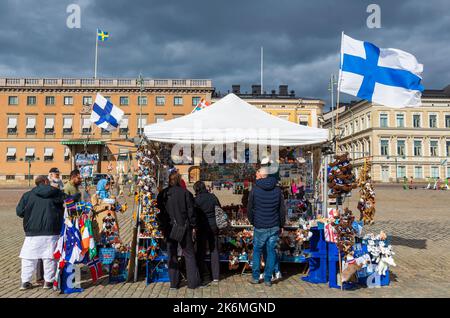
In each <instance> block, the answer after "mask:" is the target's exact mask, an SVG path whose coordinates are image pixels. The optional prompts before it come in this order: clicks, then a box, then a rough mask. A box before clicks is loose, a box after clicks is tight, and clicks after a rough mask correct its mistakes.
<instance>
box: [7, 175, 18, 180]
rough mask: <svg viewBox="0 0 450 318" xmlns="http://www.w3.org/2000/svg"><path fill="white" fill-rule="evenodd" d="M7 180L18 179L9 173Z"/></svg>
mask: <svg viewBox="0 0 450 318" xmlns="http://www.w3.org/2000/svg"><path fill="white" fill-rule="evenodd" d="M6 180H16V176H15V175H13V174H7V175H6Z"/></svg>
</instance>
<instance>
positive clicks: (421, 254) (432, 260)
mask: <svg viewBox="0 0 450 318" xmlns="http://www.w3.org/2000/svg"><path fill="white" fill-rule="evenodd" d="M376 190H377V214H376V224H375V225H373V226H372V227H371V228H369V229H368V231H370V232H377V231H379V230H381V229H383V230H384V231H385V232H386V233H388V234H389V235H392V241H393V245H394V250H395V252H396V258H395V260H396V262H397V267H395V268H393V269H392V272H393V275H392V283H391V285H390V286H388V287H383V288H377V289H368V288H364V289H359V290H355V291H340V290H334V289H329V288H328V285H327V284H322V285H314V284H309V283H306V282H303V281H302V280H301V279H300V277H301V274H299V273H301V270H302V268H300V267H299V266H297V267H295V266H294V267H292V266H289V267H286V266H284V267H283V266H282V271H283V272H284V280H283V281H281V282H279V283H278V284H275V285H273V286H272V287H271V288H268V287H264V286H263V285H258V286H253V285H250V284H249V283H247V280H248V278H249V275H244V276H241V275H239V274H237V273H234V274H233V273H227V271H226V270H225V269H224V272H225V274H224V275H223V277H222V279H221V281H220V283H219V285H218V286H210V287H207V288H204V289H197V290H188V289H187V288H186V287H182V288H181V289H179V290H178V291H169V286H168V284H167V283H156V284H150V285H149V286H146V283H145V281H144V278H143V277H141V278H140V280H139V281H138V282H137V283H124V284H115V285H109V284H108V283H107V279H106V278H103V279H101V280H99V281H98V282H97V283H96V284H95V285H93V284H92V283H91V282H90V280H88V279H87V280H86V281H85V282H84V283H83V285H82V287H84V288H85V291H84V292H83V293H79V294H72V295H59V294H58V293H57V292H54V291H48V290H43V289H42V288H38V287H36V288H33V289H32V290H30V291H26V292H20V291H19V290H18V287H19V278H20V260H19V258H18V254H19V251H20V248H21V245H22V241H23V230H22V226H21V220H20V219H18V218H17V217H16V216H15V211H14V209H15V204H16V202H17V200H18V198H19V197H20V195H21V193H22V192H23V190H14V189H3V190H0V233H1V234H0V286H1V288H0V297H44V298H47V297H77V298H79V297H81V298H84V297H220V298H230V297H234V298H245V297H262V298H264V297H449V296H450V252H449V244H450V211H449V208H448V207H449V206H450V192H446V191H426V190H410V191H404V190H402V189H401V188H400V187H399V186H397V185H394V186H380V187H378V188H377V189H376ZM219 194H220V192H219ZM221 194H222V197H223V200H225V201H233V200H235V199H236V198H233V196H232V195H229V194H225V192H222V193H221ZM356 199H357V195H355V196H354V198H353V199H352V200H350V202H349V204H350V208H353V210H354V211H356V208H355V206H356V204H355V200H356ZM236 202H237V200H236ZM130 213H131V212H129V213H126V214H125V215H124V216H123V217H122V218H121V220H120V224H121V231H122V237H123V239H124V240H125V241H129V239H130V221H129V220H130ZM88 276H89V275H87V273H84V274H83V276H82V277H83V278H87V277H88Z"/></svg>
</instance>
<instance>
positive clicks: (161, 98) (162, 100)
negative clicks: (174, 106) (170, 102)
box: [156, 96, 166, 106]
mask: <svg viewBox="0 0 450 318" xmlns="http://www.w3.org/2000/svg"><path fill="white" fill-rule="evenodd" d="M165 104H166V97H165V96H156V106H164V105H165Z"/></svg>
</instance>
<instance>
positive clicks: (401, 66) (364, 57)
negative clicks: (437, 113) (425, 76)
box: [339, 34, 423, 108]
mask: <svg viewBox="0 0 450 318" xmlns="http://www.w3.org/2000/svg"><path fill="white" fill-rule="evenodd" d="M422 71H423V65H422V64H419V63H418V62H417V59H416V58H415V57H414V55H412V54H410V53H407V52H404V51H401V50H397V49H381V48H378V47H376V46H375V45H373V44H372V43H369V42H363V41H358V40H355V39H352V38H351V37H349V36H347V35H345V34H343V37H342V47H341V69H340V75H339V78H340V83H339V84H340V85H339V87H340V91H341V92H344V93H347V94H350V95H353V96H357V97H359V98H362V99H366V100H368V101H370V102H374V103H377V104H381V105H384V106H388V107H393V108H402V107H417V106H420V105H421V104H422V102H421V96H422V91H423V86H422V85H421V84H420V81H421V80H422V78H421V77H420V75H421V73H422Z"/></svg>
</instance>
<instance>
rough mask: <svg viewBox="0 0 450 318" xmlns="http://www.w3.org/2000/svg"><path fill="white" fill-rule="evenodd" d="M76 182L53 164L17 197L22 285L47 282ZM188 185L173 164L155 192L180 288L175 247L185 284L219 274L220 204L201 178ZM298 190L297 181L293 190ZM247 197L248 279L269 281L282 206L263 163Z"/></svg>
mask: <svg viewBox="0 0 450 318" xmlns="http://www.w3.org/2000/svg"><path fill="white" fill-rule="evenodd" d="M111 183H112V181H111V180H107V179H102V180H100V181H99V183H98V185H97V190H98V191H97V193H96V195H97V196H99V197H102V196H104V192H107V191H109V190H108V189H110V188H111ZM81 184H82V177H81V175H80V172H79V171H78V170H77V169H75V170H73V171H72V172H71V173H70V179H69V180H68V181H67V182H66V184H63V182H62V181H61V179H60V172H59V170H58V169H57V168H52V169H51V170H50V172H49V175H48V176H43V175H42V176H38V177H37V178H36V179H35V185H36V186H35V187H34V188H33V189H32V190H30V191H28V192H26V193H24V194H23V196H22V198H21V199H20V201H19V203H18V205H17V208H16V213H17V215H18V216H19V217H21V218H23V228H24V231H25V240H24V243H23V246H22V250H21V252H20V256H19V257H20V258H21V260H22V269H21V287H20V289H21V290H26V289H29V288H32V286H33V284H32V276H33V274H34V273H36V278H37V281H38V282H40V283H41V284H42V285H43V288H45V289H50V288H52V286H53V281H54V279H55V273H56V261H55V260H54V256H53V253H54V251H55V248H56V244H57V241H58V237H59V234H60V232H61V227H62V224H63V218H64V200H65V198H67V196H70V197H71V198H72V199H73V200H74V201H80V200H82V193H81V191H80V186H81ZM193 188H194V193H195V195H194V194H192V193H191V192H190V191H189V190H187V187H186V184H185V183H184V181H183V180H182V178H181V176H180V174H179V173H178V172H177V171H176V170H174V171H171V172H170V175H169V185H168V187H167V188H165V189H163V190H162V191H160V192H159V194H158V197H157V205H158V208H159V209H160V211H161V212H160V213H159V215H158V221H159V223H160V229H161V231H162V233H163V235H164V237H165V240H166V243H167V251H168V259H169V260H168V267H169V277H170V288H173V289H177V288H179V287H180V281H181V279H180V278H181V274H180V269H179V263H178V261H179V258H178V249H179V248H180V249H181V250H182V255H183V256H184V259H185V264H186V274H187V275H186V276H187V285H188V288H192V289H194V288H197V287H202V286H207V285H209V284H211V283H213V284H217V283H218V282H219V277H220V276H219V274H220V263H219V229H218V227H217V224H216V217H217V216H216V213H217V208H218V207H219V208H220V206H221V204H220V202H219V199H218V198H217V197H216V196H215V195H214V194H213V193H212V192H211V191H210V190H209V189H208V188H207V186H206V185H205V183H204V182H202V181H198V182H196V183H195V184H194V187H193ZM293 190H294V189H293ZM300 191H301V190H300V189H298V187H297V188H296V192H300ZM246 201H248V202H246V206H247V214H248V218H249V221H250V223H251V224H252V225H253V226H254V237H253V246H254V251H253V260H252V262H253V263H252V278H251V280H250V283H252V284H258V283H261V282H262V281H264V283H265V284H266V285H267V286H271V284H272V280H273V278H274V277H276V278H280V277H281V273H280V269H279V260H278V256H277V253H276V243H277V241H278V239H279V236H280V235H281V232H282V231H283V229H282V225H283V224H284V223H285V217H286V207H285V204H284V198H283V193H282V190H281V188H280V187H279V185H278V180H277V179H276V178H275V177H274V176H271V175H269V172H268V169H267V168H264V167H262V168H260V169H259V170H258V171H257V172H256V181H255V184H254V186H253V187H252V190H251V191H250V192H249V193H248V198H247V200H246ZM207 254H209V255H210V259H211V263H210V265H211V271H210V270H209V269H208V265H207V263H206V262H205V256H206V255H207ZM261 260H264V262H265V268H264V273H263V274H262V273H260V266H261Z"/></svg>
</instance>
